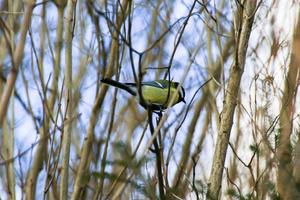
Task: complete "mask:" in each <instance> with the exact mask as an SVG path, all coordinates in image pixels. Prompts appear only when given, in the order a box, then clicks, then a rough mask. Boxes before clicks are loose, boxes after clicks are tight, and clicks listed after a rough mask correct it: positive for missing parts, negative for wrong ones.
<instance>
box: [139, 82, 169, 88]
mask: <svg viewBox="0 0 300 200" xmlns="http://www.w3.org/2000/svg"><path fill="white" fill-rule="evenodd" d="M142 85H149V86H153V87H157V88H161V89H164V88H166V86H165V85H164V84H162V83H161V82H159V81H146V82H143V83H142Z"/></svg>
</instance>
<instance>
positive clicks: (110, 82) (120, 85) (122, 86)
mask: <svg viewBox="0 0 300 200" xmlns="http://www.w3.org/2000/svg"><path fill="white" fill-rule="evenodd" d="M101 82H102V83H105V84H108V85H111V86H114V87H117V88H120V89H123V90H125V91H127V92H128V93H130V94H131V95H133V96H136V92H135V91H133V90H132V89H131V88H130V87H129V86H128V85H125V84H124V83H120V82H118V81H115V80H112V79H109V78H104V79H102V80H101Z"/></svg>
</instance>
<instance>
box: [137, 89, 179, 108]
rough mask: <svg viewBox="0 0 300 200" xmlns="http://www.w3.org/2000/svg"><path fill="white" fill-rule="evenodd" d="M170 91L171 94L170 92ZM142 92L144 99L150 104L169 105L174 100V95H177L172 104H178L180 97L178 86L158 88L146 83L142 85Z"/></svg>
mask: <svg viewBox="0 0 300 200" xmlns="http://www.w3.org/2000/svg"><path fill="white" fill-rule="evenodd" d="M168 93H169V94H168ZM142 94H143V98H144V100H145V101H146V102H147V103H148V104H159V105H163V106H165V107H167V106H168V104H169V102H170V101H171V100H172V98H173V95H175V99H174V101H173V103H172V105H174V104H176V103H177V102H178V99H179V94H178V92H176V88H170V89H169V88H165V89H163V88H157V87H152V86H147V85H144V86H143V87H142Z"/></svg>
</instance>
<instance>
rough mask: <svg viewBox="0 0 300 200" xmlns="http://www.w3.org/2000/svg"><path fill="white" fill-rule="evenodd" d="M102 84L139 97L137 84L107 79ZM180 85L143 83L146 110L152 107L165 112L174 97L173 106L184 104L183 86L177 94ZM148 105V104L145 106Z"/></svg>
mask: <svg viewBox="0 0 300 200" xmlns="http://www.w3.org/2000/svg"><path fill="white" fill-rule="evenodd" d="M101 82H102V83H105V84H108V85H111V86H114V87H117V88H120V89H123V90H125V91H127V92H128V93H130V94H131V95H133V96H137V94H138V88H137V84H136V83H120V82H118V81H115V80H112V79H109V78H105V79H102V80H101ZM178 85H179V83H178V82H173V81H168V80H156V81H147V82H142V83H141V93H142V95H143V99H144V101H145V102H144V103H143V102H142V101H140V103H141V105H142V106H143V107H144V108H147V106H150V107H151V109H153V110H154V111H159V110H164V109H166V108H167V107H168V105H169V102H170V101H171V100H172V98H173V95H175V99H174V101H173V103H172V105H171V106H173V105H175V104H177V103H179V102H184V103H185V100H184V97H185V91H184V88H183V87H182V86H181V87H180V88H179V91H178V92H177V87H178ZM145 103H146V104H145Z"/></svg>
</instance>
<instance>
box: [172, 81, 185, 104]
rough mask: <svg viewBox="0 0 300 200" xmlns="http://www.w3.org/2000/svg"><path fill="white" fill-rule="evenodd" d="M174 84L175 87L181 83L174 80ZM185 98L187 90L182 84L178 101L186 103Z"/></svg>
mask: <svg viewBox="0 0 300 200" xmlns="http://www.w3.org/2000/svg"><path fill="white" fill-rule="evenodd" d="M174 85H175V87H176V88H177V87H178V85H179V83H178V82H174ZM184 98H185V90H184V88H183V87H182V86H181V87H180V88H179V98H178V101H177V103H179V102H183V103H186V102H185V100H184Z"/></svg>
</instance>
